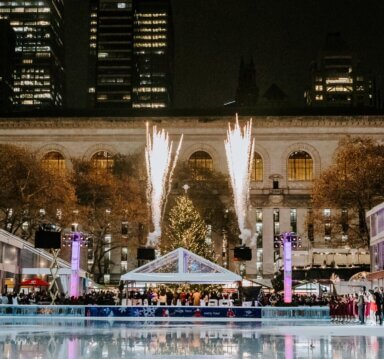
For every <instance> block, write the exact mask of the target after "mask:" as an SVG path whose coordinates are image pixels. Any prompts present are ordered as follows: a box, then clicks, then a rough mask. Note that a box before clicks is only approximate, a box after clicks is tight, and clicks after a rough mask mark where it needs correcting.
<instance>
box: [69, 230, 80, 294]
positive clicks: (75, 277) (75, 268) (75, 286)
mask: <svg viewBox="0 0 384 359" xmlns="http://www.w3.org/2000/svg"><path fill="white" fill-rule="evenodd" d="M79 269H80V233H78V232H74V233H72V257H71V286H70V291H69V293H70V296H71V297H76V298H77V297H78V296H79Z"/></svg>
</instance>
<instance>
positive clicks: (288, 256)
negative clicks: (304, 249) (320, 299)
mask: <svg viewBox="0 0 384 359" xmlns="http://www.w3.org/2000/svg"><path fill="white" fill-rule="evenodd" d="M274 242H275V243H274V246H275V248H279V247H281V246H282V247H283V265H284V303H292V248H296V247H297V246H300V244H299V243H300V242H301V238H300V237H298V236H297V234H296V233H295V232H283V233H282V234H280V235H279V236H276V237H275V238H274Z"/></svg>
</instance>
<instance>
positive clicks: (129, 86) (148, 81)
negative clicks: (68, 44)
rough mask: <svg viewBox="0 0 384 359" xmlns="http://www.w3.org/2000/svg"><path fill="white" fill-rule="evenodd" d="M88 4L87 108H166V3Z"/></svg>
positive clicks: (102, 0) (99, 0) (169, 57)
mask: <svg viewBox="0 0 384 359" xmlns="http://www.w3.org/2000/svg"><path fill="white" fill-rule="evenodd" d="M90 6H91V8H90V33H89V44H90V47H89V51H90V59H89V65H90V66H89V89H88V92H89V106H90V107H121V108H150V109H154V108H165V107H170V105H171V102H172V67H173V66H172V63H173V38H172V16H171V7H170V1H169V0H158V1H153V0H152V1H150V0H140V1H135V0H128V1H121V0H91V3H90Z"/></svg>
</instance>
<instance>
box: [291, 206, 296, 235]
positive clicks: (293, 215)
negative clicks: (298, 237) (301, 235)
mask: <svg viewBox="0 0 384 359" xmlns="http://www.w3.org/2000/svg"><path fill="white" fill-rule="evenodd" d="M290 224H291V230H292V232H295V233H296V232H297V209H296V208H291V210H290Z"/></svg>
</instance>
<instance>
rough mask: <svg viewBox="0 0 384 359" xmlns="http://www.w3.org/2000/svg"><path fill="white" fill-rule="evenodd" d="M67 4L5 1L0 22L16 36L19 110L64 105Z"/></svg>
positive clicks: (0, 6)
mask: <svg viewBox="0 0 384 359" xmlns="http://www.w3.org/2000/svg"><path fill="white" fill-rule="evenodd" d="M63 10H64V1H63V0H31V1H20V0H19V1H15V0H13V1H1V2H0V19H8V20H9V22H10V25H11V26H12V28H13V30H14V31H15V33H16V49H15V64H14V71H13V90H14V98H13V104H14V106H15V107H17V108H24V109H25V108H47V107H56V106H62V105H63V92H64V60H63V56H64V53H63V50H64V44H63V37H64V33H63V25H64V20H63Z"/></svg>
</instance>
